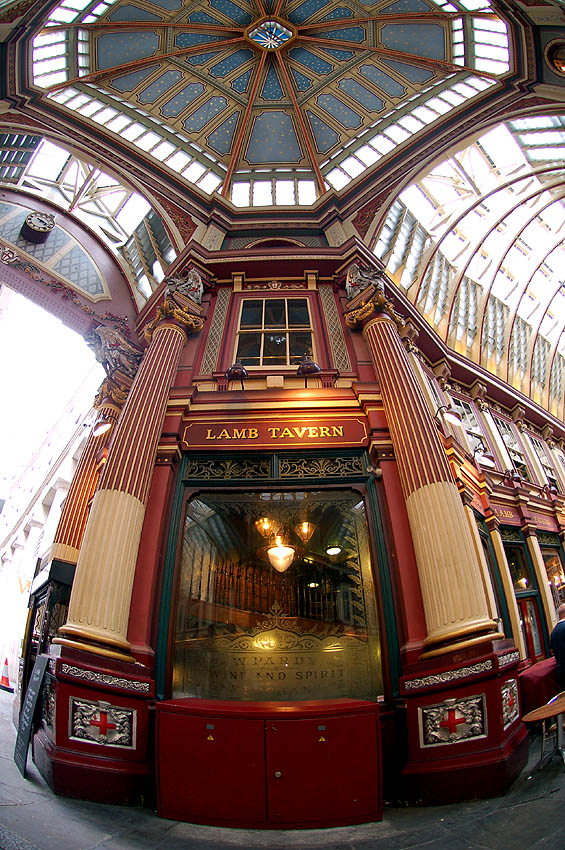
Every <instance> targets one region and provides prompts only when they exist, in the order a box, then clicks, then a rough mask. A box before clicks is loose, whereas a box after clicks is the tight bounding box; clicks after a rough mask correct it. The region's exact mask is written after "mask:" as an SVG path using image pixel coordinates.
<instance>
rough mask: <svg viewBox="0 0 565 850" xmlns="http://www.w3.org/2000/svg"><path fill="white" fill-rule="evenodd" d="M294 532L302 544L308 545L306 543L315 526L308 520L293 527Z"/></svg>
mask: <svg viewBox="0 0 565 850" xmlns="http://www.w3.org/2000/svg"><path fill="white" fill-rule="evenodd" d="M294 530H295V532H296V533H297V534H298V536H299V537H300V539H301V540H302V542H303V543H308V541H309V540H310V538H311V537H312V535H313V534H314V532H315V530H316V526H315V525H314V523H313V522H308V520H304V521H303V522H299V523H298V525H297V526H295V528H294Z"/></svg>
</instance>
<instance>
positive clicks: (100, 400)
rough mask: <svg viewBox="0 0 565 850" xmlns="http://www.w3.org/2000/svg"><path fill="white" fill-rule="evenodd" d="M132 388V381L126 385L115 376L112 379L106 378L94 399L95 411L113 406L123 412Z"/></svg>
mask: <svg viewBox="0 0 565 850" xmlns="http://www.w3.org/2000/svg"><path fill="white" fill-rule="evenodd" d="M130 387H131V380H130V381H128V382H127V383H125V382H122V381H119V380H116V376H115V375H114V376H113V377H112V378H105V379H104V380H103V381H102V383H101V384H100V386H99V387H98V392H97V393H96V395H95V397H94V403H93V407H94V409H95V410H98V409H99V408H100V407H103V406H106V405H112V407H116V408H117V409H118V410H121V409H122V407H123V406H124V403H125V400H126V398H127V397H128V392H129V390H130Z"/></svg>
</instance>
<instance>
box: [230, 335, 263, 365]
mask: <svg viewBox="0 0 565 850" xmlns="http://www.w3.org/2000/svg"><path fill="white" fill-rule="evenodd" d="M260 357H261V334H260V333H247V334H241V335H240V337H239V343H238V346H237V354H236V357H235V359H236V360H239V361H240V362H241V363H243V365H244V366H260V365H261V359H260Z"/></svg>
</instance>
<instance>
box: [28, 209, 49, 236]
mask: <svg viewBox="0 0 565 850" xmlns="http://www.w3.org/2000/svg"><path fill="white" fill-rule="evenodd" d="M26 224H27V226H28V227H30V228H31V229H32V230H39V231H41V232H42V233H45V232H48V231H49V230H53V228H54V227H55V216H53V215H51V213H43V212H31V213H30V214H29V215H27V216H26Z"/></svg>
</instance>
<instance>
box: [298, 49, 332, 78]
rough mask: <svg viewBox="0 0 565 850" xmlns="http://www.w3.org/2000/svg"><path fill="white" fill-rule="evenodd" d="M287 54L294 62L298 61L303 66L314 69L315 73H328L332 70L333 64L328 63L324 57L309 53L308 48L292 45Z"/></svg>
mask: <svg viewBox="0 0 565 850" xmlns="http://www.w3.org/2000/svg"><path fill="white" fill-rule="evenodd" d="M289 56H290V58H291V59H294V61H295V62H299V63H300V64H301V65H304V67H305V68H308V69H309V70H310V71H314V73H315V74H329V73H330V71H332V70H333V65H330V63H329V62H326V61H325V59H322V58H321V57H320V56H316V54H315V53H311V52H310V50H306V48H304V47H293V48H292V50H290V51H289Z"/></svg>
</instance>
